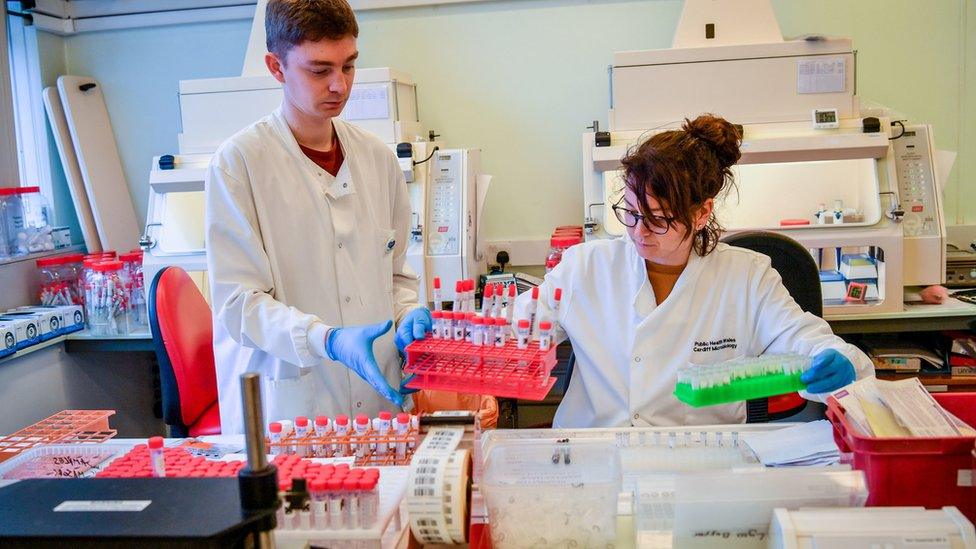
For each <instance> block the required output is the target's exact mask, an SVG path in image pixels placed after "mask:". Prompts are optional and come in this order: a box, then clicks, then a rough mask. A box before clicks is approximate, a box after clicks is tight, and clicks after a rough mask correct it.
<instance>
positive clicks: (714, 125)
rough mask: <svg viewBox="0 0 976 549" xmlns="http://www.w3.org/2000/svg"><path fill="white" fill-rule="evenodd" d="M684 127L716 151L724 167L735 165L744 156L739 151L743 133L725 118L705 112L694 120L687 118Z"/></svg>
mask: <svg viewBox="0 0 976 549" xmlns="http://www.w3.org/2000/svg"><path fill="white" fill-rule="evenodd" d="M682 129H683V130H684V131H685V132H687V133H688V134H689V135H691V136H692V137H695V138H696V139H699V140H701V141H703V142H705V144H706V145H707V146H709V147H710V148H711V149H712V150H713V151H714V152H715V156H716V157H717V158H718V161H719V163H720V164H721V165H722V168H723V169H724V168H729V167H731V166H733V165H734V164H735V163H736V162H738V161H739V158H740V157H741V156H742V153H741V152H739V144H740V142H741V141H742V135H741V134H740V133H739V130H738V129H736V127H735V126H733V125H732V124H730V123H729V122H728V121H727V120H725V119H724V118H719V117H717V116H715V115H712V114H703V115H701V116H699V117H698V118H696V119H694V120H688V119H687V118H686V119H685V123H684V125H683V126H682Z"/></svg>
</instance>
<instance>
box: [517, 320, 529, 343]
mask: <svg viewBox="0 0 976 549" xmlns="http://www.w3.org/2000/svg"><path fill="white" fill-rule="evenodd" d="M516 335H517V336H518V339H517V340H516V346H517V347H518V348H519V349H528V348H529V338H530V337H531V336H532V324H531V323H530V322H529V321H528V320H526V319H524V318H523V319H522V320H519V321H518V328H517V329H516Z"/></svg>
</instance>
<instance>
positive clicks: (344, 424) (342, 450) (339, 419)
mask: <svg viewBox="0 0 976 549" xmlns="http://www.w3.org/2000/svg"><path fill="white" fill-rule="evenodd" d="M335 434H336V437H347V436H349V416H345V415H341V414H340V415H338V416H336V417H335ZM346 449H347V446H346V445H345V444H342V443H340V442H335V443H333V444H332V451H333V454H334V455H336V456H345V455H348V454H347V452H346Z"/></svg>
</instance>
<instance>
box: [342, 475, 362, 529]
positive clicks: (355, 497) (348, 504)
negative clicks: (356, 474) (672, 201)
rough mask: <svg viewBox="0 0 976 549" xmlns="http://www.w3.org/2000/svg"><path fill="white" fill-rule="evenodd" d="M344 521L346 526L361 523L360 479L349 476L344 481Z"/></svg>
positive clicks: (355, 525) (354, 525) (352, 526)
mask: <svg viewBox="0 0 976 549" xmlns="http://www.w3.org/2000/svg"><path fill="white" fill-rule="evenodd" d="M342 499H343V502H342V522H343V524H344V527H345V528H356V527H357V526H358V525H359V479H358V478H352V477H347V478H346V480H344V481H342Z"/></svg>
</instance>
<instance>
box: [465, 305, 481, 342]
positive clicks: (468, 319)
mask: <svg viewBox="0 0 976 549" xmlns="http://www.w3.org/2000/svg"><path fill="white" fill-rule="evenodd" d="M476 316H478V315H477V314H476V313H474V312H473V311H472V312H469V313H465V315H464V319H465V320H464V340H465V341H467V342H468V343H474V338H473V337H472V336H471V332H472V331H473V329H474V319H475V317H476Z"/></svg>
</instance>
